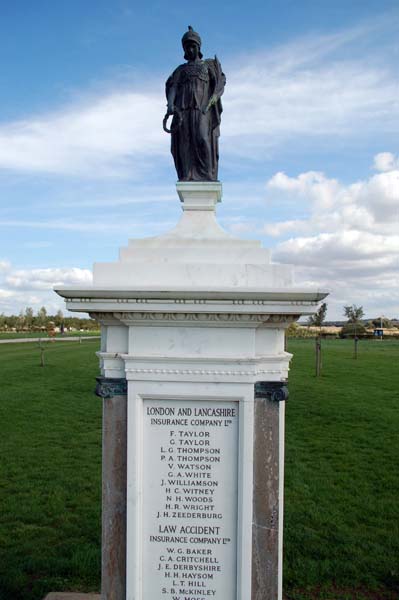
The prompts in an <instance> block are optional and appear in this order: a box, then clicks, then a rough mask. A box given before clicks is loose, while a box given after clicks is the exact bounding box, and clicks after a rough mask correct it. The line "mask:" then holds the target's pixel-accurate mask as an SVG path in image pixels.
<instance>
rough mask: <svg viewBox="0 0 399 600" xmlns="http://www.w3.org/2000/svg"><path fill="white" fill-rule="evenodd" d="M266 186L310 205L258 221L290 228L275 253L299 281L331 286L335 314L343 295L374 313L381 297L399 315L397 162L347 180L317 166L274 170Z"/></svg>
mask: <svg viewBox="0 0 399 600" xmlns="http://www.w3.org/2000/svg"><path fill="white" fill-rule="evenodd" d="M381 154H384V155H385V156H388V155H389V156H392V155H390V153H381ZM381 154H380V155H378V156H381ZM379 160H380V159H379V158H377V157H376V160H375V162H377V163H378V161H379ZM383 164H384V165H385V166H387V165H388V162H387V161H385V162H383ZM389 164H391V165H392V167H394V166H395V162H394V161H391V162H390V163H389ZM267 190H268V191H269V192H270V193H274V192H276V193H282V194H285V195H289V196H290V199H291V201H292V202H293V203H298V202H303V201H304V199H306V200H307V203H306V204H307V207H308V217H307V218H306V219H303V220H300V221H297V220H286V221H281V222H278V223H271V224H270V223H269V224H266V225H265V226H264V231H265V232H266V233H268V234H269V235H276V236H285V235H286V234H287V233H288V232H294V233H295V234H296V235H295V236H294V237H291V238H290V239H286V240H281V241H280V243H278V245H277V247H276V249H275V251H274V253H273V258H274V260H276V261H277V262H283V263H290V264H294V265H295V266H296V276H297V281H298V282H303V283H304V282H308V284H310V285H315V286H317V287H322V288H323V287H327V288H330V289H332V290H333V294H332V298H331V300H330V301H331V302H332V304H333V305H335V311H336V314H335V316H336V317H338V316H342V315H340V313H339V312H338V314H337V311H339V310H340V308H339V307H340V305H343V304H344V303H345V302H346V303H348V302H355V303H358V304H359V303H360V304H364V305H365V307H366V309H367V310H368V311H374V312H375V311H377V313H378V311H380V312H381V303H383V305H385V306H386V307H387V310H391V311H392V314H391V316H398V315H399V278H398V274H399V170H398V169H395V168H393V169H392V170H390V171H388V170H386V169H385V170H384V172H382V173H378V174H376V175H373V176H371V177H370V178H369V179H368V180H364V181H358V182H356V183H353V184H349V185H344V184H342V183H340V182H339V181H337V180H335V179H328V178H327V177H326V176H325V175H324V174H323V173H314V172H309V173H302V174H300V175H299V176H298V177H289V176H288V175H286V174H284V173H277V174H276V175H274V176H273V177H272V178H271V179H270V180H269V181H268V183H267ZM298 234H301V235H298Z"/></svg>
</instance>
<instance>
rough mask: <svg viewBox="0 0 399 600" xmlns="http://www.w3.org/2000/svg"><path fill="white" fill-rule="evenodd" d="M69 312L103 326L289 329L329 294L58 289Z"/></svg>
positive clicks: (297, 290)
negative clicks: (275, 326) (117, 323)
mask: <svg viewBox="0 0 399 600" xmlns="http://www.w3.org/2000/svg"><path fill="white" fill-rule="evenodd" d="M56 291H57V293H58V294H60V295H61V296H63V297H64V298H65V300H66V304H67V308H68V309H69V310H72V311H76V312H89V313H90V314H91V316H92V318H95V319H97V320H100V321H101V322H103V324H108V323H110V324H111V323H112V324H115V321H113V319H116V320H119V321H121V322H124V323H125V324H126V325H129V324H135V325H141V324H146V325H151V324H154V323H155V322H156V323H157V325H163V324H164V325H168V324H171V323H182V324H184V325H185V326H190V325H191V326H196V325H197V324H202V323H203V324H207V325H209V326H219V325H221V326H223V325H226V326H232V325H233V326H238V327H239V326H244V327H245V326H258V325H263V326H273V324H282V325H284V324H288V325H289V324H290V323H291V322H293V321H295V320H297V319H298V318H299V317H300V316H301V315H308V314H313V313H314V312H315V308H316V306H317V304H318V302H320V300H322V299H323V298H324V297H325V295H326V293H325V292H308V291H304V290H300V289H294V288H292V289H284V290H265V289H253V288H252V289H247V290H244V289H241V288H237V289H234V290H232V289H231V288H230V289H220V290H216V289H214V290H212V289H211V290H199V289H197V290H191V291H190V290H183V289H175V290H169V291H165V290H161V289H158V290H156V289H151V290H144V291H143V290H138V289H134V290H133V289H131V290H104V289H98V288H91V289H86V290H76V289H70V288H68V289H66V288H57V290H56Z"/></svg>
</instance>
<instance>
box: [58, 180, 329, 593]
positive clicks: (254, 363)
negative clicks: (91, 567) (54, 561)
mask: <svg viewBox="0 0 399 600" xmlns="http://www.w3.org/2000/svg"><path fill="white" fill-rule="evenodd" d="M177 191H178V194H179V197H180V199H181V202H182V209H183V214H182V217H181V220H180V222H179V223H178V225H177V226H176V228H175V229H174V230H172V231H171V232H170V233H168V234H166V235H163V236H159V237H155V238H148V239H141V240H130V241H129V245H128V247H127V248H122V249H121V251H120V258H119V261H118V262H116V263H98V264H96V265H95V266H94V282H93V287H91V288H89V289H85V290H76V289H66V288H62V289H61V288H58V289H57V292H58V293H59V294H60V295H61V296H63V297H64V298H65V299H66V302H67V307H68V309H69V310H75V311H83V312H90V314H91V316H93V317H95V318H96V319H98V320H99V322H100V323H101V326H102V346H101V352H99V358H100V365H101V375H102V377H101V378H99V385H98V393H99V395H101V396H103V397H104V398H105V404H104V423H105V425H106V427H105V431H104V446H103V451H104V464H105V467H104V470H103V477H104V484H103V485H104V490H105V491H104V494H103V504H104V506H103V515H104V514H105V515H106V518H104V517H103V574H102V598H103V600H105V599H107V600H111V598H112V599H113V600H125V599H127V600H160V599H165V600H173V599H176V600H187V599H189V600H193V599H195V600H205V599H207V598H214V599H215V600H249V599H251V600H255V599H256V600H263V599H264V598H267V599H268V600H277V599H281V598H282V515H283V510H282V507H283V468H284V404H285V402H284V401H285V399H286V397H287V388H286V382H287V377H288V368H289V360H290V355H289V354H288V353H287V352H285V350H284V332H285V328H286V327H287V326H288V325H289V324H290V323H291V322H293V321H295V320H297V319H298V318H299V316H300V315H304V314H311V313H313V312H314V311H315V310H316V305H317V303H318V302H319V301H320V300H322V299H323V298H324V297H325V295H326V294H325V293H322V292H309V291H303V290H299V289H295V288H293V287H292V280H291V269H290V267H288V266H286V265H276V264H273V263H271V261H270V255H269V252H268V251H267V250H265V249H264V248H262V247H261V245H260V243H259V242H256V241H249V240H239V239H235V238H233V237H231V236H230V235H228V234H227V233H226V232H225V231H223V230H222V229H221V228H220V227H219V225H218V224H217V222H216V219H215V205H216V203H217V202H218V201H220V199H221V184H220V183H218V182H209V183H207V182H206V183H178V184H177ZM126 382H127V385H126ZM126 395H127V434H126V432H125V433H124V423H123V415H124V407H125V408H126ZM118 436H119V437H118ZM116 439H118V440H119V441H118V443H117V444H116V443H115V440H116ZM126 442H127V451H126V449H125V444H126ZM118 450H119V453H118ZM126 456H127V470H126V471H125V467H124V465H125V462H124V461H125V459H126ZM115 465H117V466H116V471H115ZM109 481H111V482H112V485H111V487H110V486H109V485H108V483H109ZM125 490H126V502H125V497H124V493H125ZM125 510H126V531H125V529H124V524H125V512H124V511H125ZM125 536H126V538H125ZM125 539H126V551H125ZM125 565H126V581H125V579H124V573H125ZM125 586H126V588H125ZM125 590H126V591H125Z"/></svg>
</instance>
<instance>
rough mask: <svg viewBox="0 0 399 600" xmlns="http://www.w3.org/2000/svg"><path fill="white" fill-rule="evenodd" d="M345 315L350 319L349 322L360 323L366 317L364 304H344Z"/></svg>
mask: <svg viewBox="0 0 399 600" xmlns="http://www.w3.org/2000/svg"><path fill="white" fill-rule="evenodd" d="M344 315H345V317H346V318H347V319H348V323H359V322H360V321H361V320H362V319H363V317H364V310H363V306H356V304H353V305H352V306H344Z"/></svg>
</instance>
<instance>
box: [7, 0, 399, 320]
mask: <svg viewBox="0 0 399 600" xmlns="http://www.w3.org/2000/svg"><path fill="white" fill-rule="evenodd" d="M188 24H191V25H193V26H194V28H195V29H196V30H197V31H199V33H200V34H201V36H202V40H203V51H204V54H205V55H206V56H213V55H214V54H215V53H217V55H218V57H219V59H220V60H221V62H222V65H223V67H224V71H225V73H226V76H227V86H226V91H225V95H224V98H223V104H224V113H223V118H222V130H221V135H222V137H221V147H220V155H221V159H220V173H219V175H220V179H221V180H222V181H223V186H224V198H223V203H222V205H221V207H220V209H219V211H218V215H219V220H220V222H221V224H222V225H223V226H224V227H225V228H226V229H228V230H229V231H231V232H232V233H235V234H236V235H240V236H243V237H249V238H259V239H262V241H263V243H264V245H265V246H268V247H270V248H271V249H272V253H273V259H274V260H275V261H276V262H290V263H293V264H294V265H295V270H296V281H297V284H298V285H300V286H303V285H306V286H311V287H322V288H325V287H327V288H329V289H331V296H330V300H329V312H328V317H329V318H340V317H341V316H342V312H343V308H342V307H343V305H345V304H352V303H356V304H361V305H363V306H364V308H365V312H366V315H367V316H370V317H372V316H375V315H380V314H384V315H386V316H389V317H399V282H398V271H399V269H398V268H399V259H398V256H399V222H398V221H399V159H398V155H399V142H398V140H399V135H398V134H399V75H398V69H397V65H398V62H399V35H398V33H399V6H398V4H397V2H396V1H395V2H391V1H389V0H385V1H383V2H381V1H379V2H377V1H372V2H367V1H365V0H362V1H360V0H359V1H357V0H351V2H343V1H335V2H327V1H318V2H316V1H303V0H302V1H301V2H298V1H295V2H293V1H285V2H284V1H282V2H254V1H247V2H245V3H243V2H219V3H214V2H207V1H205V2H201V3H197V4H195V5H194V4H192V5H188V4H187V3H182V2H169V3H167V2H153V1H149V2H146V3H143V4H140V5H139V4H138V3H137V2H132V1H129V0H126V1H121V0H119V1H118V0H113V1H112V2H109V1H108V2H106V1H103V0H91V1H87V2H81V1H80V0H79V1H77V0H70V1H69V2H63V3H60V2H49V1H45V0H42V1H41V2H40V3H32V2H28V1H20V2H18V3H13V4H11V3H4V6H3V7H2V19H1V22H0V48H1V56H2V85H1V86H0V106H1V111H0V198H1V201H0V312H4V313H6V314H9V313H15V312H18V311H19V310H20V309H24V308H25V307H26V306H32V307H33V308H34V310H37V309H38V308H40V306H42V305H43V304H44V305H45V306H46V307H47V308H48V310H49V311H51V312H52V311H54V310H57V308H59V307H62V301H61V299H58V297H57V296H56V295H55V294H54V293H53V292H52V291H51V289H52V287H53V285H55V284H60V283H63V284H66V285H69V284H71V285H75V284H80V283H82V284H83V283H87V282H88V281H89V280H90V270H91V267H92V264H93V262H95V261H108V260H109V261H111V260H115V259H116V257H117V251H118V248H119V247H120V246H123V245H125V244H126V243H127V240H128V238H129V237H143V236H146V235H154V234H157V233H162V232H164V231H166V230H167V229H168V228H170V227H172V226H173V225H174V224H175V222H176V220H177V219H178V217H179V211H180V207H179V203H178V199H177V196H176V192H175V189H174V184H175V171H174V168H173V164H172V159H171V156H170V153H169V139H168V136H167V135H166V134H164V133H163V132H162V127H161V123H162V117H163V114H164V111H165V99H164V82H165V79H166V78H167V76H168V75H169V73H170V72H171V71H172V70H173V69H174V68H175V66H177V64H179V63H181V62H182V60H183V59H182V52H181V45H180V39H181V36H182V34H183V33H184V31H185V30H186V28H187V25H188Z"/></svg>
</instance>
